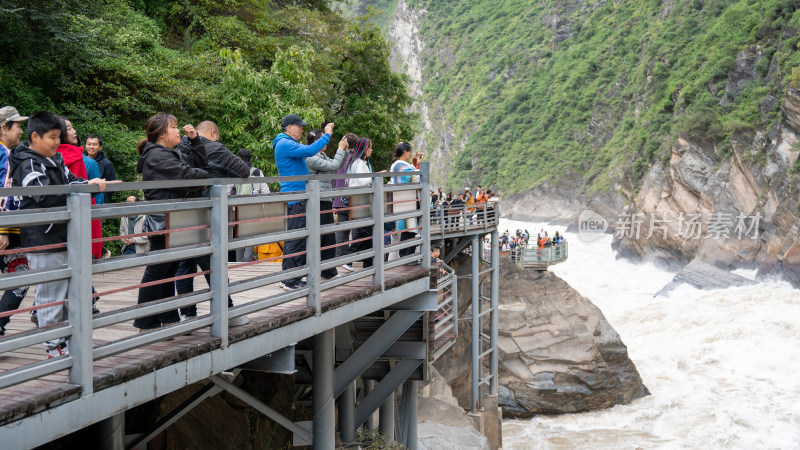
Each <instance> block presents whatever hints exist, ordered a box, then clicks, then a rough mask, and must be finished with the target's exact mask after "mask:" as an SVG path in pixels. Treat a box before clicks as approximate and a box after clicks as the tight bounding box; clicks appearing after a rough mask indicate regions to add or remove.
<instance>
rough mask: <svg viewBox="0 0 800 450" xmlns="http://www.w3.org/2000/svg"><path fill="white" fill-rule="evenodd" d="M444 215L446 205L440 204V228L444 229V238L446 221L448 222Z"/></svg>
mask: <svg viewBox="0 0 800 450" xmlns="http://www.w3.org/2000/svg"><path fill="white" fill-rule="evenodd" d="M444 214H445V210H444V205H442V204H439V226H440V227H441V228H442V237H444V231H445V227H444V224H445V221H446V220H447V219H445V217H444Z"/></svg>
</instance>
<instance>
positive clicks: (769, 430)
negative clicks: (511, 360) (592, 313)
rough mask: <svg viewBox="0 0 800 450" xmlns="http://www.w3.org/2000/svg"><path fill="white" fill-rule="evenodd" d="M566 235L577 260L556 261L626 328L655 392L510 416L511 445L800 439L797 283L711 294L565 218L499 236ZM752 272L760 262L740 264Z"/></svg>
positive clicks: (509, 225) (775, 443)
mask: <svg viewBox="0 0 800 450" xmlns="http://www.w3.org/2000/svg"><path fill="white" fill-rule="evenodd" d="M518 228H519V229H523V230H524V229H525V228H527V229H528V231H529V232H530V234H532V236H531V241H534V242H535V238H536V233H538V232H539V230H540V229H541V228H545V229H546V230H547V231H548V232H549V234H550V235H553V233H554V232H555V231H559V232H561V233H564V234H565V236H566V238H567V240H568V242H569V260H568V261H566V262H564V263H562V264H558V265H555V266H552V267H551V268H550V270H551V271H552V272H554V273H555V274H557V275H558V276H560V277H561V278H563V279H564V280H565V281H567V282H568V283H569V284H570V285H571V286H572V287H573V288H575V289H577V290H578V291H579V292H580V293H581V294H582V295H584V296H585V297H587V298H589V299H590V300H591V301H592V302H594V303H595V304H596V305H597V306H598V307H599V308H600V309H601V310H602V311H603V313H604V314H605V316H606V318H607V319H608V321H609V322H610V323H611V325H612V326H613V327H614V329H616V330H617V332H619V334H620V336H621V337H622V340H623V342H624V343H625V344H626V345H627V346H628V354H629V356H630V358H631V360H632V361H633V363H634V364H635V365H636V367H637V369H638V370H639V373H640V374H641V376H642V380H643V381H644V384H645V386H647V388H648V389H649V390H650V392H651V393H652V395H650V396H647V397H644V398H641V399H638V400H636V401H634V402H633V403H632V404H630V405H619V406H615V407H613V408H610V409H607V410H603V411H596V412H590V413H580V414H564V415H560V416H537V417H535V418H533V419H530V420H506V421H504V424H503V448H505V449H540V448H541V449H567V448H592V449H595V448H609V449H610V448H614V449H616V448H705V449H715V448H800V291H798V290H795V289H793V288H792V287H791V286H790V285H789V284H788V283H785V282H777V281H776V282H770V283H761V284H758V285H755V286H748V287H737V288H729V289H723V290H715V291H701V290H697V289H694V288H690V287H686V286H682V287H679V288H678V289H676V290H674V291H672V292H671V293H670V295H669V296H668V297H658V298H654V297H653V294H655V293H656V292H657V291H658V290H659V289H661V287H663V286H664V285H665V284H666V283H668V282H669V281H670V280H671V279H672V277H673V275H674V273H671V272H669V271H667V270H665V269H663V268H660V267H658V266H656V265H654V264H649V263H638V264H637V263H633V262H630V261H625V260H616V259H615V257H614V253H613V252H612V250H611V245H610V244H611V238H612V237H611V236H610V235H606V236H604V237H603V238H601V239H598V240H596V241H594V242H591V243H584V242H582V241H581V240H580V239H579V238H578V235H577V233H565V230H566V227H563V226H553V225H544V224H536V223H523V222H513V221H509V220H501V224H500V230H501V233H502V232H503V231H505V230H506V229H508V230H509V231H510V232H511V233H512V234H513V233H514V231H515V230H516V229H518ZM736 273H737V274H739V275H742V276H745V277H749V278H753V277H754V275H755V272H753V271H737V272H736Z"/></svg>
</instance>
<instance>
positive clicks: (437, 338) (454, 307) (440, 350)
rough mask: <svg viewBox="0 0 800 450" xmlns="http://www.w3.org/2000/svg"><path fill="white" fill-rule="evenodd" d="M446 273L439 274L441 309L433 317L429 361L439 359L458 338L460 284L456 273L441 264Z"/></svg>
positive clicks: (437, 281)
mask: <svg viewBox="0 0 800 450" xmlns="http://www.w3.org/2000/svg"><path fill="white" fill-rule="evenodd" d="M439 269H441V270H443V271H444V274H442V273H441V272H440V273H439V274H437V280H436V290H437V292H438V299H439V308H438V309H437V311H436V313H434V314H432V315H431V320H430V323H429V326H430V331H429V333H428V361H429V362H434V361H436V360H437V359H439V357H440V356H442V354H444V353H445V352H446V351H447V350H449V349H450V347H452V346H453V344H455V342H456V339H457V338H458V290H457V289H458V283H457V282H456V272H455V270H453V268H451V267H450V266H448V265H447V264H445V263H440V264H439ZM434 270H436V268H435V267H434Z"/></svg>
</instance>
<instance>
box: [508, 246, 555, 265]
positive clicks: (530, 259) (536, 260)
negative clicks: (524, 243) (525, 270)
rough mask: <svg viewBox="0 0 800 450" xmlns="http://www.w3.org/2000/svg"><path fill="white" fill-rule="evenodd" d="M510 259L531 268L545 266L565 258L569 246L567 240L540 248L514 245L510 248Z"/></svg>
mask: <svg viewBox="0 0 800 450" xmlns="http://www.w3.org/2000/svg"><path fill="white" fill-rule="evenodd" d="M510 256H511V261H513V262H514V263H516V264H518V265H520V266H522V267H532V268H547V266H551V265H553V264H558V263H561V262H564V261H566V260H567V257H568V256H569V246H568V244H567V241H561V242H560V243H558V244H555V245H550V246H547V247H542V248H524V247H516V248H514V249H513V250H511V253H510Z"/></svg>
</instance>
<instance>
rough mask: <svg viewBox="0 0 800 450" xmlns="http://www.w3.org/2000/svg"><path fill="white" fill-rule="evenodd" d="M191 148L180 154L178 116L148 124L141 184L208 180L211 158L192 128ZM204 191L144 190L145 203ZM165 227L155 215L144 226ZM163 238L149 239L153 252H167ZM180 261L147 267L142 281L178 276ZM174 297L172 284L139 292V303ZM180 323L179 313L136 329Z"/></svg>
mask: <svg viewBox="0 0 800 450" xmlns="http://www.w3.org/2000/svg"><path fill="white" fill-rule="evenodd" d="M183 129H184V130H185V131H186V136H187V137H188V138H189V141H190V142H191V146H190V148H188V149H185V150H177V149H176V147H177V146H178V144H179V143H180V141H181V133H180V130H179V129H178V120H177V119H176V118H175V116H173V115H170V114H166V113H158V114H156V115H154V116H153V117H151V118H150V119H149V120H148V121H147V125H146V126H145V132H146V133H147V139H143V140H141V141H140V142H139V145H138V148H137V149H138V151H139V162H138V163H137V164H136V171H137V172H139V173H141V174H142V181H155V180H193V179H201V178H208V173H207V172H206V171H205V170H203V169H202V168H203V167H205V166H206V165H207V164H208V157H207V156H206V150H205V147H204V146H203V143H202V142H200V137H199V136H198V135H197V131H196V130H195V129H194V127H193V126H192V125H186V126H184V127H183ZM201 191H202V187H198V188H170V189H167V188H164V189H145V190H144V197H145V199H146V200H168V199H178V198H188V197H199V196H200V193H201ZM164 225H165V220H164V215H163V214H154V215H151V216H149V217H148V220H147V221H146V222H145V228H146V229H147V231H159V230H163V229H164ZM165 240H166V239H165V237H164V236H163V235H159V236H150V250H151V251H156V250H163V249H164V248H166V242H165ZM178 264H179V261H170V262H165V263H157V264H151V265H149V266H147V268H146V269H145V272H144V276H143V277H142V283H149V282H152V281H157V280H164V279H167V278H172V277H174V276H175V271H176V270H177V269H178ZM173 295H175V283H174V282H172V281H169V282H166V283H161V284H156V285H153V286H147V287H143V288H140V289H139V299H138V303H139V304H142V303H146V302H151V301H153V300H160V299H162V298H167V297H172V296H173ZM179 320H180V318H179V316H178V311H177V309H171V310H169V311H165V312H163V313H159V314H155V315H152V316H148V317H142V318H139V319H136V320H135V321H134V322H133V326H135V327H137V328H139V329H140V330H139V331H140V332H145V331H149V330H151V329H154V328H159V327H161V325H162V324H163V325H165V324H170V323H175V322H178V321H179Z"/></svg>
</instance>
